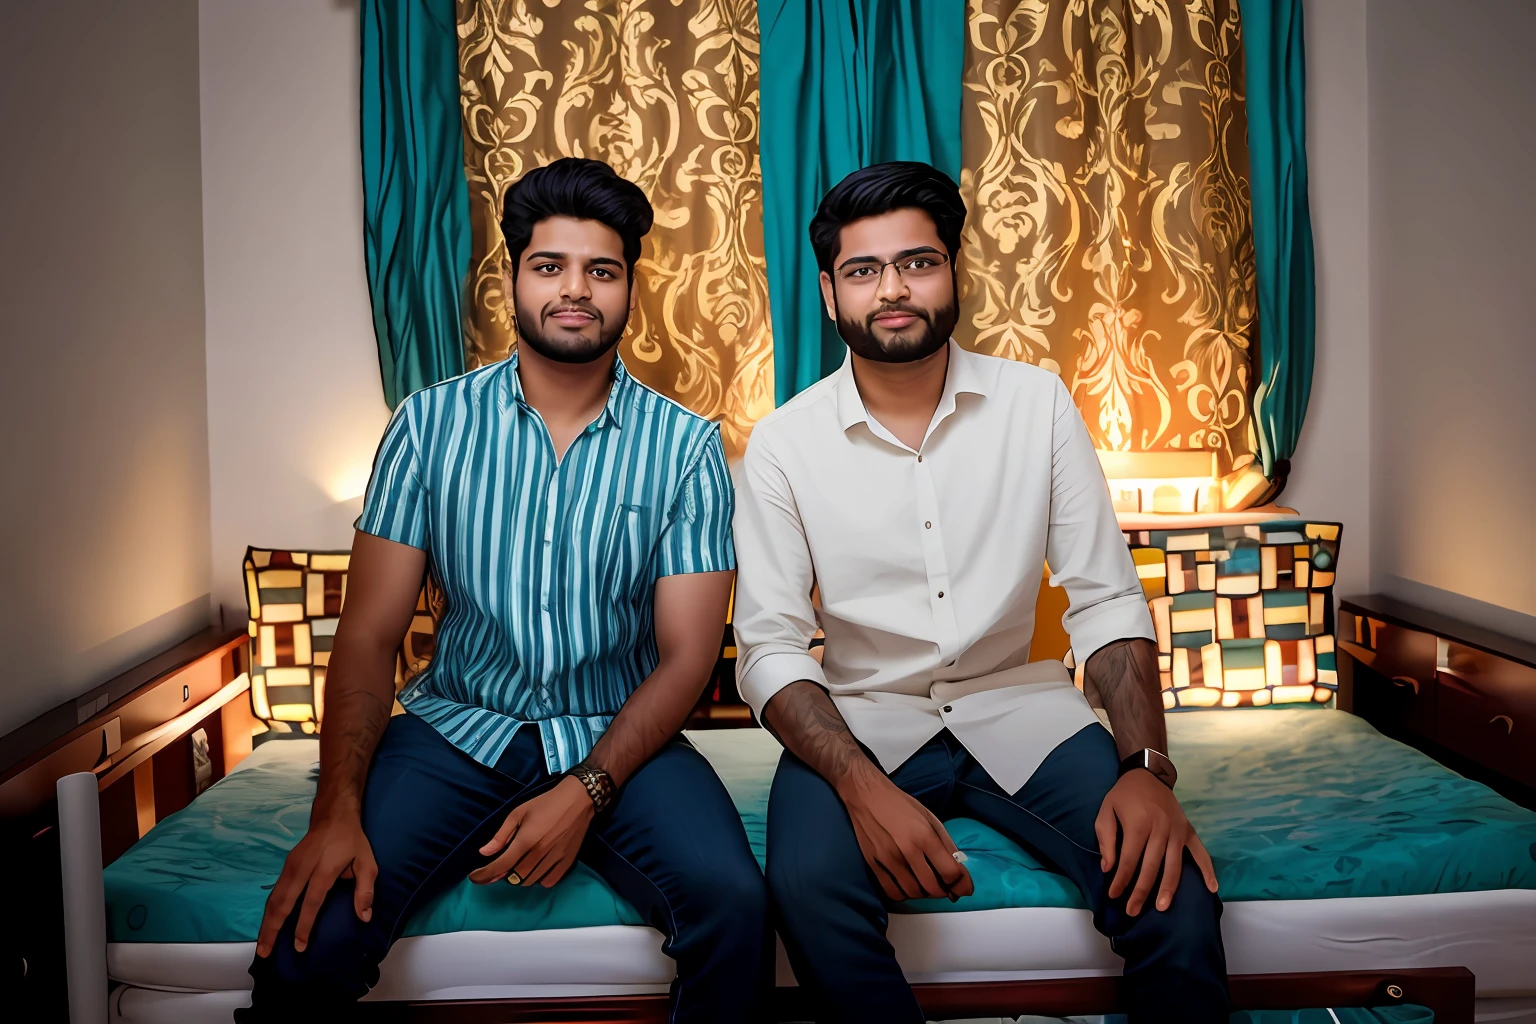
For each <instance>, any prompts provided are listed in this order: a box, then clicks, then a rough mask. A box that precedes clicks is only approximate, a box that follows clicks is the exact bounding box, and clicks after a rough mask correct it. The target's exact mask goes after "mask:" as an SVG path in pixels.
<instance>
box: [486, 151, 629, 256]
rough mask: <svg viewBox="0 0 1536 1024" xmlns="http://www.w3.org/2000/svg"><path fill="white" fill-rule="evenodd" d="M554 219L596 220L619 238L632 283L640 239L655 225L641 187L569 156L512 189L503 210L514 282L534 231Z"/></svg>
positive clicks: (604, 166)
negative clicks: (536, 226)
mask: <svg viewBox="0 0 1536 1024" xmlns="http://www.w3.org/2000/svg"><path fill="white" fill-rule="evenodd" d="M550 217H575V218H577V219H579V220H595V221H597V222H598V223H599V224H606V225H607V226H608V227H610V228H612V229H613V230H614V231H616V232H618V235H619V238H621V239H622V240H623V242H624V263H625V264H626V265H627V266H628V268H629V276H630V277H631V278H633V277H634V275H635V261H636V260H638V259H639V258H640V239H642V238H644V237H645V235H646V232H648V231H650V230H651V224H652V222H653V221H654V219H655V215H654V214H653V213H652V211H651V203H650V200H648V199H646V198H645V193H644V192H642V191H640V186H638V185H636V184H635V183H634V182H632V181H627V180H625V179H624V178H621V177H619V176H618V174H617V173H615V172H614V169H613V168H612V167H609V166H608V165H607V164H605V163H603V162H602V161H601V160H586V159H583V158H581V157H574V156H567V157H562V158H560V159H559V160H556V161H555V162H554V163H552V164H548V165H546V166H544V167H537V168H534V169H533V170H531V171H529V172H528V173H527V174H525V175H523V176H522V177H521V178H519V179H518V180H517V181H515V182H514V183H513V184H512V185H511V186H510V187H508V189H507V194H506V197H505V199H504V200H503V202H502V206H501V233H502V235H503V237H505V238H506V240H507V257H508V259H510V260H511V261H512V276H513V277H514V278H516V276H517V264H518V262H519V261H520V260H521V259H522V258H523V253H524V252H526V251H527V249H528V242H529V240H530V239H532V238H533V227H534V225H535V224H537V223H539V221H541V220H548V219H549V218H550Z"/></svg>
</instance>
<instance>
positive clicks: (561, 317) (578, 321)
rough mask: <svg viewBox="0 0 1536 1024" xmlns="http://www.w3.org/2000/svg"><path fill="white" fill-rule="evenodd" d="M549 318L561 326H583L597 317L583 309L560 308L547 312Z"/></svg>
mask: <svg viewBox="0 0 1536 1024" xmlns="http://www.w3.org/2000/svg"><path fill="white" fill-rule="evenodd" d="M549 318H550V319H551V320H553V321H554V322H555V323H557V324H559V325H560V326H561V327H585V326H586V325H587V324H590V323H592V322H593V321H595V320H596V319H597V317H595V316H593V315H592V314H591V313H588V312H587V311H586V310H584V309H560V310H556V311H555V312H553V313H551V314H549Z"/></svg>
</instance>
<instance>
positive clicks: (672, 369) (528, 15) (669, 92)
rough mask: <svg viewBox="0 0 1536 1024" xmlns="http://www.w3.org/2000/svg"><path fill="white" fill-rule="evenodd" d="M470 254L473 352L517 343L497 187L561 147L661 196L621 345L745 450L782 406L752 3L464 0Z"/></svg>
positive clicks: (649, 378)
mask: <svg viewBox="0 0 1536 1024" xmlns="http://www.w3.org/2000/svg"><path fill="white" fill-rule="evenodd" d="M458 21H459V68H460V80H461V81H460V84H461V88H462V91H463V105H464V162H465V174H466V177H467V178H468V180H469V195H470V207H471V217H472V220H473V231H474V254H473V257H472V259H471V263H470V280H471V288H472V294H471V299H472V301H471V311H470V317H471V322H470V324H469V325H468V330H467V332H466V346H467V351H466V353H465V357H466V358H465V364H466V366H467V367H470V368H473V367H476V366H481V365H484V364H485V363H488V362H493V361H495V360H498V359H501V358H503V357H505V356H506V355H507V353H508V351H509V350H510V347H511V345H512V343H513V327H512V317H511V315H510V314H511V311H510V309H509V308H508V306H509V304H508V301H507V299H508V297H507V296H506V295H505V294H503V288H502V267H503V264H504V261H505V258H506V257H505V245H504V244H503V242H502V238H501V231H500V229H499V227H498V222H499V220H500V205H501V196H502V194H503V192H505V190H506V187H507V185H508V184H510V183H511V182H512V181H514V180H516V179H517V178H519V177H521V176H522V174H523V173H524V172H525V171H527V170H529V169H531V168H534V167H538V166H541V165H543V164H546V163H549V162H550V161H552V160H555V159H557V158H559V157H562V156H584V157H592V158H595V159H599V160H605V161H607V162H608V163H609V164H611V165H612V166H613V168H614V169H615V170H616V171H618V173H619V174H621V175H623V176H624V177H626V178H628V179H629V180H631V181H633V182H636V183H637V184H639V185H640V187H641V188H643V189H644V190H645V192H646V195H647V196H649V197H650V200H651V204H652V205H653V206H654V207H655V210H656V224H655V227H654V228H653V229H652V230H651V233H650V235H648V236H647V238H646V240H645V245H644V249H643V250H642V253H641V258H640V263H639V267H638V277H639V280H640V289H641V291H640V305H639V308H638V309H637V310H636V311H635V313H634V315H633V316H631V318H630V323H629V328H628V331H627V332H626V334H625V338H624V340H623V342H622V343H621V349H620V351H621V353H622V355H623V358H624V360H625V362H626V364H627V365H628V366H629V368H630V369H631V370H632V371H633V372H634V374H635V376H636V377H638V378H640V379H641V380H642V381H644V382H645V383H646V384H648V385H650V386H651V387H653V388H655V389H656V390H658V391H660V392H661V393H662V394H664V395H667V396H669V397H671V398H674V399H676V400H677V401H679V402H681V403H682V404H684V405H686V406H687V407H688V408H690V409H692V410H693V411H694V412H697V413H699V414H700V415H703V416H706V417H708V418H709V419H712V420H717V421H719V422H720V424H721V428H722V432H723V434H724V437H725V444H726V449H727V451H728V452H729V453H730V454H732V455H737V454H740V452H741V451H742V450H743V449H744V448H745V446H746V440H747V437H748V435H749V433H750V431H751V427H752V424H753V423H754V422H755V421H756V420H757V419H758V418H760V417H761V416H763V415H764V414H766V413H767V412H769V411H770V410H772V408H773V338H772V334H771V329H770V325H769V316H768V284H767V277H766V271H765V266H766V264H765V261H764V258H763V223H762V208H761V204H762V172H761V170H760V168H759V164H758V110H759V105H758V29H757V4H756V2H755V0H536V2H529V0H458Z"/></svg>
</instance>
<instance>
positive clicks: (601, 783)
mask: <svg viewBox="0 0 1536 1024" xmlns="http://www.w3.org/2000/svg"><path fill="white" fill-rule="evenodd" d="M566 774H567V775H569V776H571V777H572V778H574V779H575V780H576V781H577V782H579V783H581V785H582V788H584V789H585V790H586V791H587V796H589V797H591V798H592V810H593V812H594V813H596V814H602V813H603V812H604V811H606V810H607V809H608V808H609V807H610V806H611V805H612V804H613V799H614V797H615V796H617V795H618V787H617V786H615V785H614V784H613V776H612V775H609V774H608V773H607V772H605V771H603V770H602V769H601V768H594V767H593V766H592V765H589V764H586V763H582V764H579V765H577V766H576V767H574V768H572V769H571V770H570V771H568V772H566Z"/></svg>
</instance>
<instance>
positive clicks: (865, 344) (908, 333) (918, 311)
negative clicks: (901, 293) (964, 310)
mask: <svg viewBox="0 0 1536 1024" xmlns="http://www.w3.org/2000/svg"><path fill="white" fill-rule="evenodd" d="M833 308H834V309H835V310H836V311H837V333H838V335H839V336H840V337H841V338H842V339H843V343H844V344H846V345H847V346H848V348H849V350H850V351H852V352H853V354H854V355H856V356H860V357H862V358H864V359H868V360H870V361H871V362H876V363H915V362H917V361H918V360H920V359H927V358H928V357H929V356H931V355H933V354H934V353H935V352H937V351H938V350H939V349H941V348H943V347H944V346H945V345H947V344H949V336H950V335H951V334H953V333H954V330H955V325H956V324H957V323H959V322H960V309H959V303H958V301H957V300H955V299H953V298H952V299H950V301H949V304H948V305H946V306H940V307H939V308H938V309H923V308H921V307H919V306H913V305H909V304H908V303H905V302H895V303H887V304H885V305H881V306H879V307H877V308H876V309H873V310H871V311H870V312H869V314H868V315H867V316H865V317H864V319H862V320H854V319H850V318H848V317H845V316H843V308H842V305H841V304H840V303H838V302H837V297H836V296H835V295H834V296H833ZM881 313H910V314H912V315H913V316H915V317H917V321H916V322H915V323H911V324H908V325H907V326H906V327H903V328H902V329H901V330H899V331H895V332H890V331H887V332H886V335H887V340H886V341H883V342H882V341H881V340H880V339H879V337H877V336H876V334H875V317H876V316H878V315H880V314H881Z"/></svg>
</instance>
